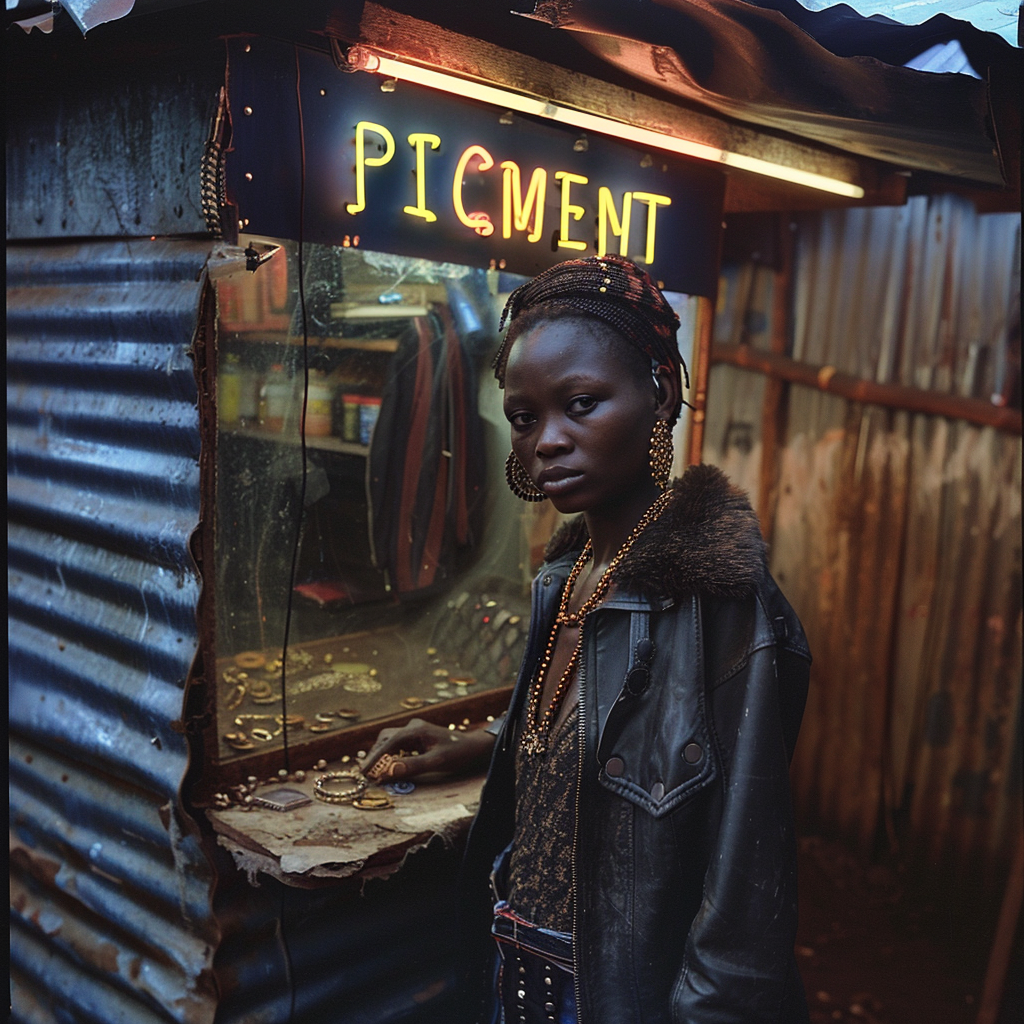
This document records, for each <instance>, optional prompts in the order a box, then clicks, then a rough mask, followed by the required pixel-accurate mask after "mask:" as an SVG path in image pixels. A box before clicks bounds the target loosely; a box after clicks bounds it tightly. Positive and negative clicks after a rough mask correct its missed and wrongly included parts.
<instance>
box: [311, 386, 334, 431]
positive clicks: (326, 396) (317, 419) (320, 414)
mask: <svg viewBox="0 0 1024 1024" xmlns="http://www.w3.org/2000/svg"><path fill="white" fill-rule="evenodd" d="M333 403H334V390H333V388H332V387H331V386H330V384H328V383H327V381H326V379H325V378H324V375H323V374H322V373H316V374H314V375H313V376H312V377H311V378H310V381H309V395H308V398H307V401H306V436H307V437H329V436H330V433H331V426H332V415H331V406H332V405H333Z"/></svg>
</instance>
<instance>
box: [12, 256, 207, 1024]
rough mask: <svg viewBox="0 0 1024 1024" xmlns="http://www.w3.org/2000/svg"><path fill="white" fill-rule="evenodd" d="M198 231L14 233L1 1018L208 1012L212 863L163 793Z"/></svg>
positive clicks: (194, 484)
mask: <svg viewBox="0 0 1024 1024" xmlns="http://www.w3.org/2000/svg"><path fill="white" fill-rule="evenodd" d="M209 249H210V245H209V243H206V242H201V241H188V242H170V241H165V240H160V241H156V240H153V241H131V242H102V241H95V242H88V243H81V244H72V245H39V246H15V247H12V248H9V249H8V254H7V281H8V291H7V341H8V346H7V353H8V361H7V407H8V449H7V467H8V478H7V480H8V623H9V624H8V644H9V670H10V705H9V707H10V768H9V771H10V818H11V900H12V926H11V977H12V986H11V1000H12V1016H13V1019H14V1020H17V1021H30V1020H31V1021H49V1020H53V1021H61V1022H67V1021H75V1022H79V1021H90V1022H92V1021H95V1022H103V1024H120V1022H124V1024H149V1022H158V1021H159V1022H193V1021H194V1022H199V1021H209V1020H212V1018H213V1013H214V1007H215V994H214V990H213V986H212V975H211V973H210V971H211V966H212V957H213V950H214V947H215V944H216V925H215V922H214V920H213V917H212V914H211V911H210V900H211V890H212V884H213V873H212V868H211V866H210V864H209V862H208V861H207V859H206V856H205V855H204V853H203V851H202V850H201V848H200V845H199V842H198V839H197V834H196V829H195V825H194V823H192V822H190V820H189V819H188V818H187V816H186V815H185V813H184V812H183V810H182V808H181V804H180V801H179V790H180V787H181V784H182V780H183V778H184V775H185V772H186V769H187V766H188V747H187V742H186V738H185V736H184V734H183V732H182V729H181V726H180V724H179V723H180V721H181V718H182V712H183V703H184V686H185V681H186V679H187V677H188V672H189V668H190V665H191V663H192V660H193V658H194V657H195V654H196V649H197V644H198V628H197V623H196V606H197V602H198V598H199V587H200V581H199V578H198V574H197V572H196V570H195V567H194V565H193V564H192V560H191V557H190V553H189V539H190V535H191V533H192V531H193V530H194V529H195V526H196V524H197V522H198V518H199V474H198V452H199V419H198V411H197V408H196V401H197V389H196V383H195V377H194V373H193V368H192V363H191V360H190V358H189V350H190V347H191V344H192V338H193V333H194V331H195V327H196V318H197V309H198V303H199V296H200V289H201V287H202V284H201V272H202V268H203V266H204V264H205V261H206V258H207V254H208V252H209Z"/></svg>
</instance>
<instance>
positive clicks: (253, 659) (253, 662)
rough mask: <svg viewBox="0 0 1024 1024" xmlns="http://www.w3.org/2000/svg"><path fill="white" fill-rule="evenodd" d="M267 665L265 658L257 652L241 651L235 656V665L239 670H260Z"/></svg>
mask: <svg viewBox="0 0 1024 1024" xmlns="http://www.w3.org/2000/svg"><path fill="white" fill-rule="evenodd" d="M266 663H267V656H266V655H265V654H261V653H260V652H259V651H242V653H241V654H236V655H235V664H236V665H237V666H238V667H239V668H262V667H263V666H264V665H265V664H266Z"/></svg>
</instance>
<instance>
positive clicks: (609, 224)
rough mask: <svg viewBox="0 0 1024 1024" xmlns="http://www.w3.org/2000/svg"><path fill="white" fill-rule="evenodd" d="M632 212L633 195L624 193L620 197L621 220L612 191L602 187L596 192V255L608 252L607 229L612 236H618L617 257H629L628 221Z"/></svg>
mask: <svg viewBox="0 0 1024 1024" xmlns="http://www.w3.org/2000/svg"><path fill="white" fill-rule="evenodd" d="M632 212H633V193H632V192H626V193H624V194H623V196H622V220H621V221H620V220H619V215H618V213H617V212H616V210H615V197H614V196H613V195H612V190H611V189H610V188H606V187H605V186H604V185H602V186H601V187H600V188H599V189H598V190H597V255H598V256H604V255H605V253H607V252H608V229H609V228H611V230H612V234H613V235H618V236H619V255H620V256H628V255H629V220H630V215H631V213H632Z"/></svg>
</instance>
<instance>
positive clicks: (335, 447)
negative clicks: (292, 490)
mask: <svg viewBox="0 0 1024 1024" xmlns="http://www.w3.org/2000/svg"><path fill="white" fill-rule="evenodd" d="M221 431H222V433H225V434H234V435H235V436H236V437H252V438H255V439H256V440H259V441H273V442H275V443H276V444H293V445H296V446H298V445H299V444H300V443H301V440H300V438H299V434H298V431H291V430H289V431H276V430H261V429H260V428H259V427H243V426H239V425H237V424H233V425H231V426H227V427H222V428H221ZM306 447H307V448H316V449H317V450H318V451H323V452H337V453H338V454H341V455H355V456H358V457H360V458H364V459H365V458H366V457H367V456H368V455H369V454H370V446H369V445H366V444H356V443H355V442H353V441H343V440H342V439H341V438H340V437H333V436H330V437H324V436H322V435H313V436H311V435H309V434H307V435H306Z"/></svg>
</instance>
